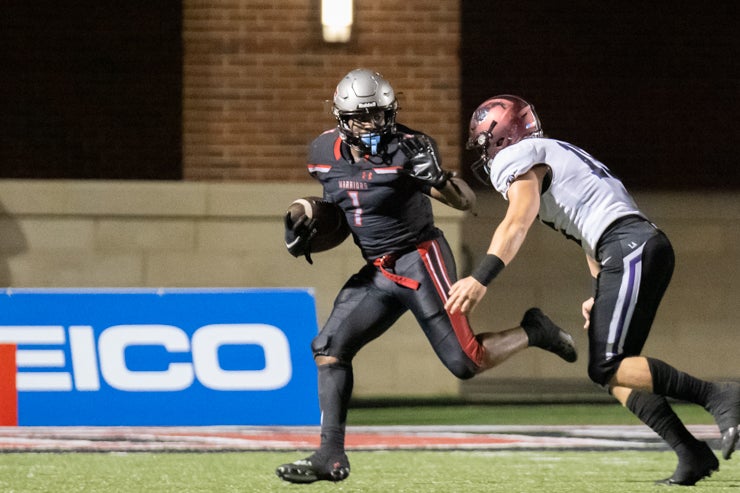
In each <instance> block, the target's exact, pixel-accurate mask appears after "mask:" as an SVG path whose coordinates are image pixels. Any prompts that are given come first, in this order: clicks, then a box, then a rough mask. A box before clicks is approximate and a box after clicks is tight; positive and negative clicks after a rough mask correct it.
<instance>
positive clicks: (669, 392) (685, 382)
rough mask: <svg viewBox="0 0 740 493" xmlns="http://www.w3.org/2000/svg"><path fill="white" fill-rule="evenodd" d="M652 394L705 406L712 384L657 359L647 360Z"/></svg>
mask: <svg viewBox="0 0 740 493" xmlns="http://www.w3.org/2000/svg"><path fill="white" fill-rule="evenodd" d="M647 361H648V366H649V367H650V373H651V374H652V376H653V393H655V394H658V395H664V396H666V397H672V398H674V399H680V400H682V401H687V402H692V403H694V404H699V405H700V406H704V407H705V406H706V404H707V399H708V397H709V394H710V393H711V391H712V383H711V382H707V381H704V380H701V379H698V378H696V377H692V376H691V375H689V374H688V373H684V372H682V371H679V370H677V369H675V368H673V367H672V366H670V365H669V364H667V363H664V362H663V361H661V360H659V359H653V358H647Z"/></svg>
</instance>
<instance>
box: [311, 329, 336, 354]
mask: <svg viewBox="0 0 740 493" xmlns="http://www.w3.org/2000/svg"><path fill="white" fill-rule="evenodd" d="M330 342H331V337H329V336H328V335H326V334H324V333H323V332H320V333H319V335H317V336H316V337H314V338H313V341H311V351H313V357H314V358H315V357H316V356H331V355H330V354H329V352H328V351H329V343H330Z"/></svg>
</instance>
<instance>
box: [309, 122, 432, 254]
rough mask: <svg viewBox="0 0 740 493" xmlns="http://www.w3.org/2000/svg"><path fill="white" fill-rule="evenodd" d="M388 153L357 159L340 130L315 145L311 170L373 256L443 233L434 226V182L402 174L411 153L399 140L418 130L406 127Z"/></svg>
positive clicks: (402, 249) (413, 245)
mask: <svg viewBox="0 0 740 493" xmlns="http://www.w3.org/2000/svg"><path fill="white" fill-rule="evenodd" d="M397 129H398V133H397V135H396V136H394V137H393V138H392V139H390V141H389V143H388V145H387V147H386V151H385V152H384V153H383V154H380V155H376V156H365V157H364V158H363V159H360V160H359V161H357V162H354V161H353V158H352V155H351V153H350V148H349V146H348V145H347V144H346V143H345V142H344V141H343V140H342V139H341V137H340V135H339V131H338V130H337V129H333V130H328V131H326V132H324V133H323V134H321V135H320V136H319V137H317V138H316V139H315V140H314V141H313V143H312V144H311V147H310V150H309V154H308V171H309V173H311V175H312V176H313V177H314V178H316V179H317V180H319V181H320V182H321V184H322V185H323V187H324V199H325V200H327V201H329V202H334V203H335V204H337V205H339V206H340V207H341V208H342V210H344V214H345V216H346V217H347V222H348V223H349V226H350V228H351V230H352V236H353V238H354V241H355V243H356V244H357V245H358V246H359V247H360V249H361V250H362V255H363V256H364V257H365V258H366V259H368V260H372V259H375V258H377V257H380V256H382V255H386V254H389V253H399V252H406V251H409V250H413V249H415V248H416V245H418V244H419V243H421V242H423V241H427V240H431V239H433V238H436V237H437V236H438V234H439V232H438V231H437V229H436V228H435V226H434V217H433V215H432V204H431V201H430V199H429V196H428V194H429V191H430V186H429V185H428V184H425V183H424V182H422V181H420V180H417V179H415V178H412V177H411V176H409V175H408V174H407V173H404V171H403V168H404V164H405V163H406V162H407V160H408V159H407V157H406V156H405V155H404V153H403V152H401V151H400V150H399V148H398V142H399V139H401V138H403V137H404V136H405V135H413V134H418V133H419V132H416V131H414V130H411V129H409V128H407V127H405V126H403V125H398V126H397Z"/></svg>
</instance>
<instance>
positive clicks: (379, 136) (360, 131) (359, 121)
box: [332, 68, 398, 155]
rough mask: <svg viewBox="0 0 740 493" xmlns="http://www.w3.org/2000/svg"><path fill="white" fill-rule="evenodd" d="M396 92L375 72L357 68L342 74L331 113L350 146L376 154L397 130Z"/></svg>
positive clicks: (363, 151)
mask: <svg viewBox="0 0 740 493" xmlns="http://www.w3.org/2000/svg"><path fill="white" fill-rule="evenodd" d="M397 110H398V102H397V101H396V94H395V93H394V92H393V88H392V87H391V85H390V84H389V83H388V81H387V80H385V79H384V78H383V76H382V75H380V74H379V73H377V72H374V71H372V70H368V69H364V68H359V69H355V70H352V71H351V72H350V73H348V74H347V75H345V76H344V78H343V79H342V80H341V81H340V82H339V84H338V85H337V89H336V91H335V92H334V106H333V107H332V113H333V114H334V117H335V118H336V119H337V127H338V128H339V133H340V135H341V136H342V139H344V141H345V142H347V143H348V144H349V145H351V146H353V147H355V148H357V149H359V150H360V151H361V152H362V153H364V154H370V155H375V154H378V153H379V152H381V150H382V149H383V148H384V147H385V145H386V144H387V141H388V138H389V137H390V136H391V135H392V134H393V133H394V132H395V131H396V111H397Z"/></svg>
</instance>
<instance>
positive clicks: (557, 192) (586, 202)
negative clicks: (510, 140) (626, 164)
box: [490, 138, 645, 257]
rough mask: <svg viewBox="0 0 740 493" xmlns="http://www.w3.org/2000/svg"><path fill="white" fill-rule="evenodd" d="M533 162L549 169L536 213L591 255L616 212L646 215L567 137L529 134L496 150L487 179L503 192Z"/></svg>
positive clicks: (617, 183)
mask: <svg viewBox="0 0 740 493" xmlns="http://www.w3.org/2000/svg"><path fill="white" fill-rule="evenodd" d="M537 164H546V165H547V166H549V167H550V169H551V170H552V181H551V183H550V187H549V188H548V189H547V191H546V192H545V193H543V194H542V195H541V197H540V211H539V219H540V221H542V222H543V223H545V224H547V225H548V226H550V227H552V228H554V229H556V230H558V231H560V232H561V233H563V234H564V235H565V236H566V237H568V238H571V239H573V240H575V241H577V242H578V243H579V244H580V245H581V246H582V247H583V249H584V250H585V251H586V253H587V254H589V255H591V256H592V257H595V249H596V245H597V243H598V241H599V238H600V237H601V235H602V233H603V232H604V231H605V230H606V228H607V227H609V225H610V224H611V223H613V222H614V221H615V220H617V219H619V218H620V217H624V216H629V215H638V216H642V217H645V216H644V214H642V212H640V210H639V209H638V207H637V204H635V201H634V200H633V199H632V197H631V196H630V195H629V193H628V192H627V190H626V189H625V188H624V185H622V182H621V181H619V179H618V178H615V177H614V176H613V175H612V174H611V173H610V171H609V169H608V168H607V167H606V166H604V165H603V164H602V163H601V162H599V161H598V160H597V159H595V158H594V157H593V156H591V155H590V154H588V153H587V152H586V151H584V150H583V149H580V148H579V147H576V146H574V145H572V144H569V143H567V142H563V141H559V140H554V139H546V138H529V139H524V140H522V141H520V142H518V143H517V144H514V145H512V146H509V147H506V148H504V149H503V150H501V151H500V152H499V153H498V154H497V155H496V156H495V157H494V159H493V161H492V162H491V164H490V165H491V171H490V176H491V183H492V184H493V186H494V188H496V190H497V191H498V192H499V193H501V194H502V195H503V196H504V198H507V193H508V191H509V186H510V185H511V184H512V183H513V182H514V180H516V179H517V178H518V177H519V176H521V175H522V174H524V173H526V172H527V171H529V170H530V169H531V168H532V167H533V166H535V165H537Z"/></svg>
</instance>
